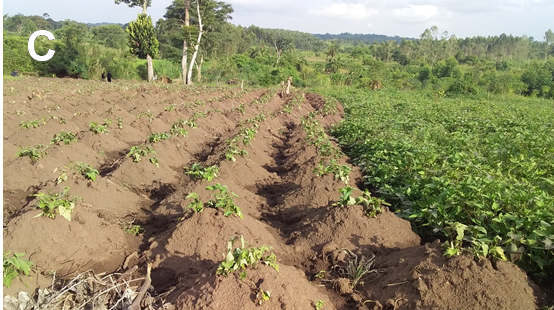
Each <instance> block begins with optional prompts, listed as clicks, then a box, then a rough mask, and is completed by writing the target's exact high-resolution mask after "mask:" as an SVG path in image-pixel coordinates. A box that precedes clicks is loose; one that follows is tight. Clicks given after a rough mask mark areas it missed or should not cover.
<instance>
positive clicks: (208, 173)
mask: <svg viewBox="0 0 554 310" xmlns="http://www.w3.org/2000/svg"><path fill="white" fill-rule="evenodd" d="M183 169H184V170H185V171H184V173H185V174H186V175H188V176H190V177H191V178H192V179H193V180H200V179H202V180H206V181H208V182H210V181H212V180H213V179H214V178H216V177H217V174H218V173H219V167H218V166H215V165H214V166H211V167H207V168H204V167H202V165H200V164H198V163H194V164H192V166H190V168H186V167H185V168H183Z"/></svg>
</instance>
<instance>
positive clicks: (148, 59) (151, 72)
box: [146, 55, 154, 82]
mask: <svg viewBox="0 0 554 310" xmlns="http://www.w3.org/2000/svg"><path fill="white" fill-rule="evenodd" d="M146 62H147V63H148V82H152V78H154V66H153V65H152V56H150V55H146Z"/></svg>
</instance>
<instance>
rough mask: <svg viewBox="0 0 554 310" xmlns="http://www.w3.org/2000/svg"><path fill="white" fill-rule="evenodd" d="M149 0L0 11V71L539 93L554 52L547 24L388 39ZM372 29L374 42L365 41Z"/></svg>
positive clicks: (212, 5) (206, 5)
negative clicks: (99, 10) (104, 17)
mask: <svg viewBox="0 0 554 310" xmlns="http://www.w3.org/2000/svg"><path fill="white" fill-rule="evenodd" d="M151 3H152V0H114V4H126V5H129V6H136V7H141V8H142V9H143V11H142V13H140V14H139V16H137V19H136V20H134V21H130V22H129V23H128V24H125V25H118V24H111V25H100V26H90V25H86V24H83V23H79V22H76V21H71V20H66V21H53V20H52V19H51V18H50V17H49V16H48V14H44V15H43V16H24V15H21V14H18V15H15V16H8V15H4V73H6V72H11V70H13V69H15V68H19V69H20V70H22V72H27V73H35V74H39V75H50V76H51V75H55V76H71V77H81V78H97V77H99V75H100V73H101V72H102V71H103V70H111V72H112V74H113V75H114V77H116V78H135V79H145V80H152V78H153V76H154V75H155V74H157V75H167V76H168V77H171V78H172V79H178V78H180V79H181V80H182V82H183V83H185V84H190V83H192V81H193V78H195V79H196V81H206V82H216V83H219V82H224V81H225V80H226V79H230V78H237V77H239V78H242V79H244V80H246V81H247V83H249V84H252V85H262V86H268V85H272V84H277V83H279V82H280V81H282V80H285V79H287V78H288V76H293V81H294V85H295V86H304V85H313V84H317V85H320V84H322V83H327V82H326V81H328V82H332V83H339V84H340V83H343V84H352V83H359V84H360V85H363V84H367V82H368V80H370V79H378V80H382V81H384V82H385V85H386V84H387V82H388V83H389V84H390V83H392V84H395V85H398V86H399V87H402V88H406V87H412V88H413V87H429V86H428V84H432V85H435V84H436V83H437V82H440V81H441V80H442V79H458V80H463V81H466V82H464V83H465V84H464V85H461V86H460V85H458V86H460V87H459V88H460V89H465V90H466V92H470V90H471V89H472V86H471V85H473V84H482V86H483V85H485V84H486V85H487V87H488V88H492V89H494V92H496V91H498V88H500V89H503V87H504V86H502V85H504V84H507V85H508V86H506V87H504V88H507V89H506V90H505V91H504V90H501V92H512V93H520V94H533V93H534V94H538V95H543V96H546V95H547V94H550V93H551V92H554V91H552V90H551V88H552V89H554V87H552V85H551V84H552V80H554V73H552V72H551V71H549V70H550V69H549V68H550V67H549V66H550V65H549V64H550V61H549V60H548V59H549V57H552V56H553V55H554V44H553V43H554V33H553V32H552V31H551V30H548V31H546V32H545V36H544V41H535V40H534V38H532V37H527V36H522V37H515V36H512V35H505V34H502V35H500V36H489V37H482V36H477V37H471V38H462V39H459V38H457V37H456V36H455V35H450V34H449V33H448V32H446V31H444V32H442V33H441V32H439V29H438V27H436V26H433V27H431V28H429V29H425V31H424V32H423V33H422V34H421V35H420V37H419V38H418V39H409V38H399V37H388V38H392V39H391V40H386V41H385V40H384V39H385V38H387V37H385V38H382V37H376V38H375V35H366V36H365V37H364V36H363V35H352V34H341V35H337V36H335V37H333V36H331V35H317V36H316V35H312V34H308V33H304V32H300V31H291V30H284V29H267V28H260V27H257V26H253V25H252V26H249V27H242V26H236V25H234V24H232V23H231V22H230V21H231V20H232V14H233V12H234V10H233V8H232V6H231V5H230V4H228V3H225V2H223V1H215V0H174V1H173V2H172V3H171V5H169V6H168V7H167V8H166V13H165V14H164V16H163V18H161V19H159V20H158V21H156V22H155V23H154V22H153V21H152V19H151V17H149V16H148V15H147V13H148V11H147V9H148V7H149V6H150V5H151ZM38 29H47V30H50V31H52V32H53V33H54V35H55V36H56V38H57V39H58V40H55V41H54V42H52V41H48V40H46V39H44V38H40V37H39V39H38V40H37V45H36V46H37V51H38V52H39V54H40V52H41V50H42V51H44V52H45V51H46V50H47V49H48V48H53V49H55V50H56V54H55V56H54V58H53V59H52V60H51V61H49V62H47V63H40V62H36V61H34V60H32V59H30V57H25V56H27V53H26V45H27V42H26V39H27V38H28V36H29V35H30V34H31V33H32V32H34V31H36V30H38ZM318 36H319V37H318ZM371 36H373V37H374V38H375V40H374V41H373V42H372V43H367V42H368V41H367V40H368V38H371ZM321 38H332V39H330V40H322V39H321ZM364 40H366V42H364ZM541 60H542V63H541V62H540V61H541ZM530 71H533V73H532V74H531V73H529V72H530ZM526 72H527V73H526ZM470 75H473V77H472V78H470V77H469V76H470ZM483 76H486V80H487V81H486V82H483ZM459 83H460V82H458V84H459ZM439 84H440V83H439ZM426 85H427V86H426ZM491 85H492V86H491ZM462 86H463V87H462ZM441 87H442V88H443V89H444V90H446V89H447V88H448V87H449V86H448V87H446V86H445V85H443V86H441ZM552 97H554V96H552Z"/></svg>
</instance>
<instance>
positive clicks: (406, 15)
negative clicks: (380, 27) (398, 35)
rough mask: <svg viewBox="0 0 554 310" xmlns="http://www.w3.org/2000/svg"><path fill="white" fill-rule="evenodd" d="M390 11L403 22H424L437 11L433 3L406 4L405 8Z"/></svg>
mask: <svg viewBox="0 0 554 310" xmlns="http://www.w3.org/2000/svg"><path fill="white" fill-rule="evenodd" d="M392 13H393V14H394V15H395V16H396V17H398V18H399V19H400V20H401V21H403V22H424V21H427V20H429V19H430V18H431V17H433V16H435V15H437V14H438V13H439V8H438V7H436V6H434V5H413V4H408V7H407V8H402V9H396V10H393V11H392Z"/></svg>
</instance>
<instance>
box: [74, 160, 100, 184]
mask: <svg viewBox="0 0 554 310" xmlns="http://www.w3.org/2000/svg"><path fill="white" fill-rule="evenodd" d="M75 169H77V171H79V173H80V174H81V175H82V176H84V177H85V179H88V180H91V181H93V182H94V181H96V176H98V175H99V174H100V173H99V172H98V170H96V169H94V168H93V167H92V166H91V165H87V164H84V163H82V162H77V166H76V167H75ZM66 179H67V177H66Z"/></svg>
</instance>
